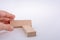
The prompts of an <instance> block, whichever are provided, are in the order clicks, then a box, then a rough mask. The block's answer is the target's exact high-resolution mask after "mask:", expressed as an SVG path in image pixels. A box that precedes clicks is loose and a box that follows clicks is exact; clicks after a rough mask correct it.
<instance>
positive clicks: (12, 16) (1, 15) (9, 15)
mask: <svg viewBox="0 0 60 40" xmlns="http://www.w3.org/2000/svg"><path fill="white" fill-rule="evenodd" d="M0 17H7V18H10V19H14V18H15V15H13V14H10V13H9V12H6V11H3V10H0Z"/></svg>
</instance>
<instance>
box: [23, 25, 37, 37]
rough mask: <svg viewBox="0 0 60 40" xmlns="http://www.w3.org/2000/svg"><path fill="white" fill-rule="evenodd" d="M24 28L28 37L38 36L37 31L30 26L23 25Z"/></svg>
mask: <svg viewBox="0 0 60 40" xmlns="http://www.w3.org/2000/svg"><path fill="white" fill-rule="evenodd" d="M22 27H23V30H24V31H25V33H26V35H27V36H28V37H32V36H36V31H35V30H34V29H33V28H32V27H31V26H30V25H23V26H22Z"/></svg>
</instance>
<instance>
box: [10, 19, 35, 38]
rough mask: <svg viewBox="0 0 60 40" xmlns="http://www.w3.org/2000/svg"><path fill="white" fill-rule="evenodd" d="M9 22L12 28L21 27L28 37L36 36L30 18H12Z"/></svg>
mask: <svg viewBox="0 0 60 40" xmlns="http://www.w3.org/2000/svg"><path fill="white" fill-rule="evenodd" d="M10 24H11V25H12V26H13V27H14V28H23V30H24V32H25V33H26V35H27V36H28V37H32V36H36V31H35V30H34V29H33V28H32V21H31V20H14V21H11V22H10Z"/></svg>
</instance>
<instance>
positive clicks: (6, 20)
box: [0, 10, 15, 31]
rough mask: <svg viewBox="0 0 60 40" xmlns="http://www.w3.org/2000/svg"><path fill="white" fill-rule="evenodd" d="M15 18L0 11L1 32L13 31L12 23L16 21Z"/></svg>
mask: <svg viewBox="0 0 60 40" xmlns="http://www.w3.org/2000/svg"><path fill="white" fill-rule="evenodd" d="M14 18H15V16H14V15H13V14H10V13H8V12H6V11H3V10H0V30H8V31H12V30H13V27H12V26H11V25H10V21H12V20H14Z"/></svg>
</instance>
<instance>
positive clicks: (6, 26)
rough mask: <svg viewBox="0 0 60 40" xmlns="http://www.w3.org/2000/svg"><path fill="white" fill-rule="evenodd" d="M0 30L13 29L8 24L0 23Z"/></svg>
mask: <svg viewBox="0 0 60 40" xmlns="http://www.w3.org/2000/svg"><path fill="white" fill-rule="evenodd" d="M0 30H7V31H12V30H13V27H12V26H11V25H9V24H4V23H0Z"/></svg>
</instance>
